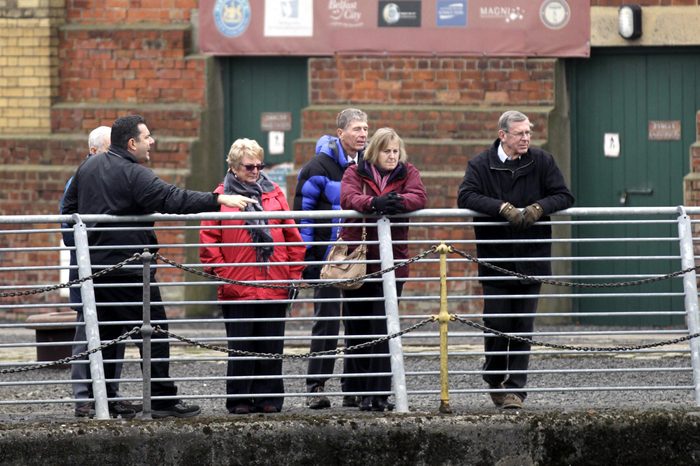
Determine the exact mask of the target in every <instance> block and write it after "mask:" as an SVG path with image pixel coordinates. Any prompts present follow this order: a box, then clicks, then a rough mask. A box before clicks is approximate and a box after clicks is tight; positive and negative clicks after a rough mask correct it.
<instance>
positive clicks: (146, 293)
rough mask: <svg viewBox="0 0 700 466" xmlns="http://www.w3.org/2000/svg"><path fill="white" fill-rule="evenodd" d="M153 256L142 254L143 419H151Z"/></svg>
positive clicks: (144, 252) (145, 252)
mask: <svg viewBox="0 0 700 466" xmlns="http://www.w3.org/2000/svg"><path fill="white" fill-rule="evenodd" d="M152 258H153V254H151V253H150V252H148V249H144V250H143V253H142V254H141V262H143V324H142V325H141V347H142V348H143V349H142V351H141V357H142V360H143V363H142V366H143V368H142V370H141V372H142V374H143V413H142V414H141V418H142V419H151V336H152V335H153V326H152V325H151V259H152Z"/></svg>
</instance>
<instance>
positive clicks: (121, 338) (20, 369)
mask: <svg viewBox="0 0 700 466" xmlns="http://www.w3.org/2000/svg"><path fill="white" fill-rule="evenodd" d="M140 331H141V328H140V327H134V328H132V329H131V330H129V331H128V332H126V333H125V334H123V335H120V336H118V337H117V338H115V339H114V340H112V341H108V342H106V343H103V344H101V345H100V346H97V347H95V348H93V349H91V350H87V351H83V352H82V353H78V354H74V355H72V356H68V357H66V358H63V359H58V360H56V361H51V362H47V363H45V364H33V365H31V366H23V367H14V368H12V369H0V374H14V373H17V372H28V371H32V370H35V369H43V368H45V367H52V366H60V365H62V364H67V363H69V362H71V361H75V360H76V359H81V358H84V357H86V356H89V355H91V354H92V353H97V352H98V351H102V350H103V349H105V348H109V347H110V346H112V345H116V344H117V343H119V342H120V341H124V340H126V339H127V338H129V337H130V336H131V335H133V334H135V333H137V332H140Z"/></svg>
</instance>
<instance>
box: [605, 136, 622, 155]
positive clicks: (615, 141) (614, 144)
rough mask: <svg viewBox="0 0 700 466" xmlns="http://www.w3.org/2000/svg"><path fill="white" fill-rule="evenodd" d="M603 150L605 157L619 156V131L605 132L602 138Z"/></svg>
mask: <svg viewBox="0 0 700 466" xmlns="http://www.w3.org/2000/svg"><path fill="white" fill-rule="evenodd" d="M603 152H604V153H605V156H606V157H619V156H620V134H619V133H605V137H604V139H603Z"/></svg>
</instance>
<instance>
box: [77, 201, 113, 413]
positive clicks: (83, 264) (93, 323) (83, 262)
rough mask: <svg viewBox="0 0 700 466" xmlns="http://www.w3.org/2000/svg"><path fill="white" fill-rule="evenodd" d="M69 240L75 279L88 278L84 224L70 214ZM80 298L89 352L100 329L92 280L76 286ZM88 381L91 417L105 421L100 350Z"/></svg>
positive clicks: (97, 340) (92, 358) (92, 359)
mask: <svg viewBox="0 0 700 466" xmlns="http://www.w3.org/2000/svg"><path fill="white" fill-rule="evenodd" d="M73 221H74V222H75V224H74V225H73V238H74V239H75V257H76V261H77V264H78V276H79V277H80V278H85V277H89V276H90V275H92V265H91V264H90V246H89V243H88V238H87V230H86V228H85V224H84V223H83V221H82V220H81V219H80V215H78V214H73ZM80 296H81V299H82V301H83V320H84V321H85V337H86V339H87V348H88V350H92V349H94V348H99V346H100V326H99V321H98V319H97V305H96V303H95V288H94V286H93V283H92V280H85V281H84V282H83V283H82V284H81V285H80ZM89 359H90V378H92V394H93V397H94V398H95V418H97V419H109V406H108V404H107V385H106V383H105V371H104V365H103V362H102V351H95V352H94V353H92V354H90V356H89Z"/></svg>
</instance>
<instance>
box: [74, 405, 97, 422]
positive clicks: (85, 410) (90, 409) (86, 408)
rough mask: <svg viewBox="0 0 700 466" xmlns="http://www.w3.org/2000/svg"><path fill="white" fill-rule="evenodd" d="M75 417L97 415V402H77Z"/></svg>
mask: <svg viewBox="0 0 700 466" xmlns="http://www.w3.org/2000/svg"><path fill="white" fill-rule="evenodd" d="M75 417H88V418H93V417H95V403H93V402H92V401H82V402H80V403H76V404H75Z"/></svg>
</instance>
